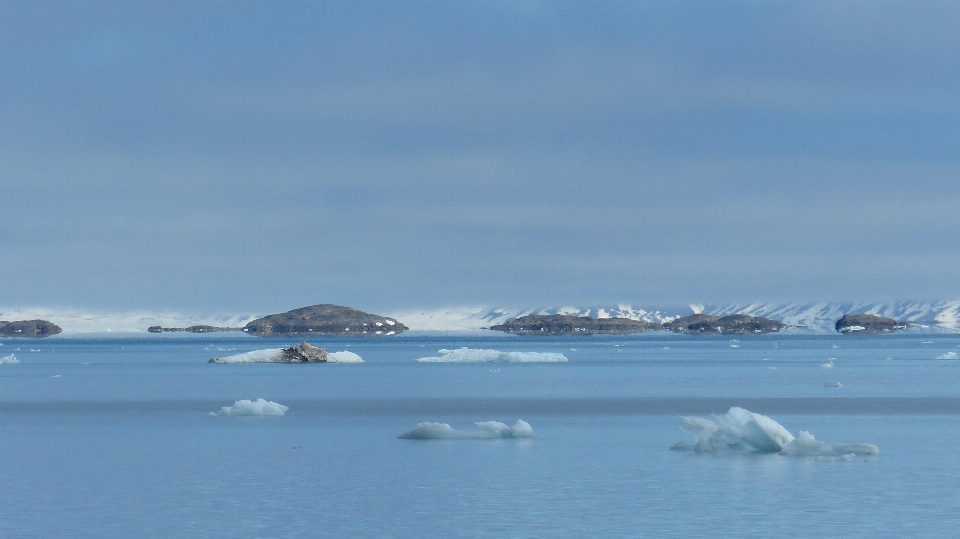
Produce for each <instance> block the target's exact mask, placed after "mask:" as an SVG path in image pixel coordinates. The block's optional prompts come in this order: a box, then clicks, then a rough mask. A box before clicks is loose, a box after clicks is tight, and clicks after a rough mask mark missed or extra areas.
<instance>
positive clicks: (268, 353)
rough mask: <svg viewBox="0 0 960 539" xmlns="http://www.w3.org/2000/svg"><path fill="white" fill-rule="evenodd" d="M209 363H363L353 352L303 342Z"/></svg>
mask: <svg viewBox="0 0 960 539" xmlns="http://www.w3.org/2000/svg"><path fill="white" fill-rule="evenodd" d="M209 363H363V359H361V358H360V356H358V355H357V354H354V353H353V352H347V351H341V352H327V351H326V350H324V349H323V348H318V347H316V346H312V345H310V344H307V343H306V342H302V343H300V344H299V345H297V346H293V347H290V348H268V349H266V350H254V351H252V352H244V353H242V354H234V355H232V356H224V357H215V358H211V359H210V361H209Z"/></svg>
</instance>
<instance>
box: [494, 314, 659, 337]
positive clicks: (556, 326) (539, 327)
mask: <svg viewBox="0 0 960 539" xmlns="http://www.w3.org/2000/svg"><path fill="white" fill-rule="evenodd" d="M660 327H661V326H660V324H654V323H650V322H644V321H641V320H631V319H629V318H590V317H589V316H569V315H565V314H530V315H527V316H521V317H520V318H517V319H516V320H511V321H509V322H506V323H504V324H499V325H496V326H491V327H490V329H492V330H495V331H504V332H506V333H513V334H514V335H603V334H615V335H622V334H627V333H640V332H641V331H646V330H651V329H660Z"/></svg>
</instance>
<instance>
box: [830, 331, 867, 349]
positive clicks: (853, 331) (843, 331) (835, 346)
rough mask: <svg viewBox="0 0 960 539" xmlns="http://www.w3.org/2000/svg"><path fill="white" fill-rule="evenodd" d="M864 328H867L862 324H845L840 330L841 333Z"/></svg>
mask: <svg viewBox="0 0 960 539" xmlns="http://www.w3.org/2000/svg"><path fill="white" fill-rule="evenodd" d="M865 329H867V328H865V327H863V326H846V327H842V328H840V332H841V333H853V332H854V331H863V330H865ZM834 348H836V346H834Z"/></svg>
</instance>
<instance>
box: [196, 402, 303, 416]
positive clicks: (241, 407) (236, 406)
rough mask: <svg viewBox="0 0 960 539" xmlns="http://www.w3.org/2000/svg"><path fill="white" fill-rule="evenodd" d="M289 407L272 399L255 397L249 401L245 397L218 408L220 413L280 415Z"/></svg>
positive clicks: (212, 413) (211, 413) (233, 414)
mask: <svg viewBox="0 0 960 539" xmlns="http://www.w3.org/2000/svg"><path fill="white" fill-rule="evenodd" d="M289 409H290V408H289V407H287V406H284V405H282V404H280V403H276V402H273V401H268V400H264V399H257V400H256V401H250V400H247V399H243V400H238V401H236V402H234V403H233V406H224V407H223V408H220V415H232V416H281V415H283V414H285V413H286V412H287V410H289ZM210 415H217V414H216V413H214V412H210Z"/></svg>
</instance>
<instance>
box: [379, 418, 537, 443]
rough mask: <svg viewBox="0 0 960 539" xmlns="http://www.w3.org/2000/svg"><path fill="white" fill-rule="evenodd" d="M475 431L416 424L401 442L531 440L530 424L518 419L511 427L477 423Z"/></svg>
mask: <svg viewBox="0 0 960 539" xmlns="http://www.w3.org/2000/svg"><path fill="white" fill-rule="evenodd" d="M474 425H476V426H477V429H476V430H456V429H454V428H453V427H451V426H450V425H448V424H447V423H430V422H424V423H417V428H415V429H413V430H410V431H407V432H404V433H403V434H401V435H400V436H397V438H400V439H401V440H500V439H503V438H532V437H533V428H532V427H531V426H530V423H527V422H526V421H524V420H522V419H518V420H517V422H516V423H514V424H513V426H512V427H508V426H507V425H506V424H505V423H501V422H499V421H479V422H477V423H474Z"/></svg>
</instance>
